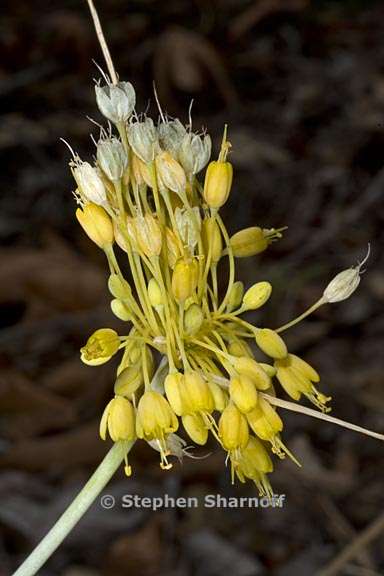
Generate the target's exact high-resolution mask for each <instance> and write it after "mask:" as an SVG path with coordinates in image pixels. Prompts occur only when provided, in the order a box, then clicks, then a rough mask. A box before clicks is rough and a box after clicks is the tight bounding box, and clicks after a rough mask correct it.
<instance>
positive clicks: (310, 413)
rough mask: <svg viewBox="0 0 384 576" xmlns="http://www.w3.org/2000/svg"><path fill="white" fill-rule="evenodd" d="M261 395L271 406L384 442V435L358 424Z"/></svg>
mask: <svg viewBox="0 0 384 576" xmlns="http://www.w3.org/2000/svg"><path fill="white" fill-rule="evenodd" d="M261 395H262V396H263V397H264V398H265V399H266V400H268V402H269V403H270V404H274V405H275V406H280V408H287V409H288V410H292V412H299V413H300V414H306V415H307V416H312V418H318V419H319V420H326V421H327V422H331V423H332V424H337V425H338V426H342V427H343V428H348V429H349V430H354V431H355V432H359V433H360V434H365V435H366V436H371V437H372V438H376V439H377V440H384V434H379V433H378V432H373V431H372V430H368V429H367V428H362V427H361V426H357V425H356V424H352V423H351V422H346V421H345V420H340V418H335V417H334V416H329V414H324V413H323V412H318V411H317V410H313V409H312V408H307V407H306V406H301V404H295V403H294V402H289V401H288V400H281V399H280V398H275V397H274V396H270V395H269V394H265V393H264V392H261Z"/></svg>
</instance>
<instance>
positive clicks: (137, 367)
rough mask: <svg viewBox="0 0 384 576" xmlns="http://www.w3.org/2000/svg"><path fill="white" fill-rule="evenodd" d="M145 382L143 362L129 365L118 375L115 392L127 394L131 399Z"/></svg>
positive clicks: (121, 394) (122, 394)
mask: <svg viewBox="0 0 384 576" xmlns="http://www.w3.org/2000/svg"><path fill="white" fill-rule="evenodd" d="M143 384H144V376H143V370H142V366H141V364H140V363H139V362H138V363H137V364H133V365H132V366H127V367H126V368H124V370H122V371H121V372H120V374H119V375H118V377H117V379H116V382H115V385H114V392H115V394H118V395H120V396H126V397H127V398H129V399H131V398H132V395H133V394H134V393H135V392H136V391H137V390H138V389H139V388H140V386H142V385H143Z"/></svg>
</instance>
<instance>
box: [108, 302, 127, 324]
mask: <svg viewBox="0 0 384 576" xmlns="http://www.w3.org/2000/svg"><path fill="white" fill-rule="evenodd" d="M111 310H112V312H113V314H114V315H115V316H116V318H119V320H123V322H129V321H130V320H131V319H132V314H131V311H130V308H129V306H128V305H127V303H126V302H123V301H122V300H119V299H118V298H115V299H114V300H112V301H111Z"/></svg>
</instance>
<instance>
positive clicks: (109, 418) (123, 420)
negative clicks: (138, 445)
mask: <svg viewBox="0 0 384 576" xmlns="http://www.w3.org/2000/svg"><path fill="white" fill-rule="evenodd" d="M107 430H108V433H109V435H110V437H111V439H112V440H113V441H114V442H119V440H134V438H135V413H134V410H133V406H132V404H131V403H130V401H129V400H127V399H126V398H123V396H115V397H114V398H113V399H112V400H111V401H110V402H109V403H108V404H107V406H106V408H105V410H104V413H103V416H102V418H101V421H100V436H101V438H102V439H103V440H105V439H106V435H107Z"/></svg>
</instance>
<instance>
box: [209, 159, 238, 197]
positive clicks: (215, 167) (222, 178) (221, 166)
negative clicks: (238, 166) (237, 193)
mask: <svg viewBox="0 0 384 576" xmlns="http://www.w3.org/2000/svg"><path fill="white" fill-rule="evenodd" d="M232 178H233V168H232V164H231V163H230V162H221V161H219V160H218V161H212V162H210V163H209V165H208V168H207V171H206V174H205V181H204V200H205V201H206V203H207V204H208V206H209V207H210V208H221V206H223V205H224V204H225V203H226V201H227V199H228V196H229V193H230V191H231V186H232Z"/></svg>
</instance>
